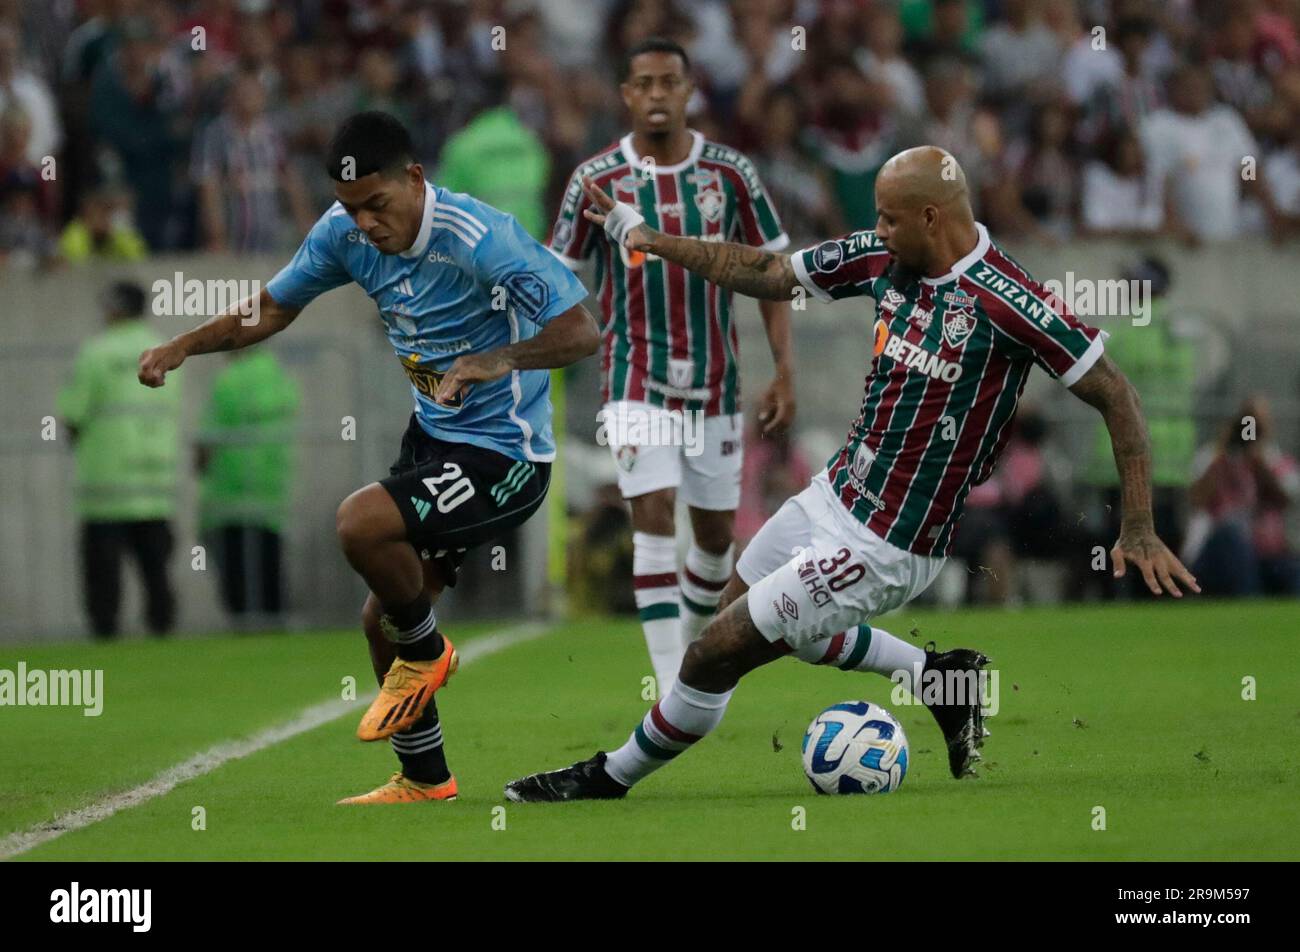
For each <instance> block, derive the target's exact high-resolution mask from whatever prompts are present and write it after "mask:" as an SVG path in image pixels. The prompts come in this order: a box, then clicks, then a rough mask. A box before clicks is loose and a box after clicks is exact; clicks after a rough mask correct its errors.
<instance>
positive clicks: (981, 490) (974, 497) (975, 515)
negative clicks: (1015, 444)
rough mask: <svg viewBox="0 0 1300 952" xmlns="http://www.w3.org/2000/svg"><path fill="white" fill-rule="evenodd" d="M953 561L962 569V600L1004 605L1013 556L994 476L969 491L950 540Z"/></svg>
mask: <svg viewBox="0 0 1300 952" xmlns="http://www.w3.org/2000/svg"><path fill="white" fill-rule="evenodd" d="M952 555H953V558H954V559H956V560H957V561H958V562H960V563H962V564H964V565H965V567H966V576H967V585H966V600H967V602H968V603H971V604H979V603H987V604H993V605H1007V604H1009V603H1010V602H1011V599H1012V595H1013V594H1014V592H1015V587H1014V583H1015V556H1014V555H1013V554H1012V549H1011V530H1010V527H1009V526H1008V525H1007V513H1006V498H1005V496H1004V494H1003V490H1002V483H1001V481H1000V480H998V479H997V478H996V474H995V475H994V477H992V478H990V479H988V480H986V481H984V482H982V483H980V484H979V485H978V486H975V487H974V488H973V489H971V491H970V493H969V495H967V497H966V508H965V510H964V511H963V513H962V517H961V524H960V525H959V526H958V527H957V530H956V533H955V535H954V537H953V545H952Z"/></svg>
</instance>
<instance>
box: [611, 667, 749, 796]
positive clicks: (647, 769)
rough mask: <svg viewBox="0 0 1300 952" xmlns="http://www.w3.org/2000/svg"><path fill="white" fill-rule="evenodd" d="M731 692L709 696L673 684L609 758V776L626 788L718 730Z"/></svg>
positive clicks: (682, 685)
mask: <svg viewBox="0 0 1300 952" xmlns="http://www.w3.org/2000/svg"><path fill="white" fill-rule="evenodd" d="M730 700H731V691H727V692H726V693H724V694H710V693H708V692H707V691H697V690H696V689H695V688H692V687H689V686H687V685H685V684H682V683H681V682H680V681H674V682H673V683H672V687H671V688H670V689H669V691H668V693H667V694H665V695H664V696H663V697H661V698H660V699H659V703H657V704H656V705H655V706H654V707H652V708H650V712H649V713H648V714H646V716H645V717H644V718H642V719H641V723H640V724H638V725H637V728H636V730H634V731H633V732H632V736H631V737H629V738H628V739H627V743H626V744H624V745H623V746H622V747H620V748H619V749H618V750H616V751H614V752H613V753H612V754H610V755H609V759H608V760H606V761H605V770H606V772H607V773H608V774H609V775H610V776H611V777H613V778H614V779H615V780H617V781H618V782H619V783H621V784H623V785H625V786H628V787H630V786H632V784H634V783H636V782H637V781H638V780H641V779H643V778H645V777H648V776H649V775H650V774H652V773H654V772H655V771H656V770H658V769H659V768H660V767H662V766H663V765H664V764H666V763H668V761H670V760H672V759H673V758H674V757H676V756H677V755H678V754H680V753H681V752H682V751H684V750H686V749H687V748H688V747H690V746H691V745H692V744H694V743H695V742H696V741H698V740H700V738H702V737H704V735H705V734H707V733H709V731H711V730H713V728H715V727H717V726H718V724H719V723H720V722H721V720H722V715H723V714H725V713H726V711H727V702H728V701H730Z"/></svg>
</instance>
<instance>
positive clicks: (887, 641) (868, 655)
mask: <svg viewBox="0 0 1300 952" xmlns="http://www.w3.org/2000/svg"><path fill="white" fill-rule="evenodd" d="M795 654H796V656H798V658H799V660H800V661H807V662H808V663H809V664H829V665H834V666H835V667H837V668H840V669H841V670H844V671H874V672H875V673H876V674H883V675H884V676H885V677H887V678H889V679H891V680H892V681H894V682H896V683H899V684H902V685H904V686H905V687H906V688H907V689H908V691H911V692H912V693H915V690H914V685H915V683H916V678H917V675H919V673H920V672H921V670H922V669H923V668H924V667H925V651H924V649H922V648H918V647H917V646H916V645H910V644H908V643H907V642H906V641H904V640H903V639H902V638H898V637H896V636H895V635H891V634H890V633H889V632H887V631H885V629H883V628H873V627H871V626H870V625H857V626H856V627H853V628H850V629H849V630H848V631H842V632H840V633H839V634H838V635H835V636H834V637H832V638H828V639H827V640H826V641H818V642H816V643H814V644H811V645H805V646H804V647H802V648H800V649H799V650H798V651H796V652H795Z"/></svg>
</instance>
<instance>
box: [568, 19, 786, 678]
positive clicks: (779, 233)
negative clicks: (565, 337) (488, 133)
mask: <svg viewBox="0 0 1300 952" xmlns="http://www.w3.org/2000/svg"><path fill="white" fill-rule="evenodd" d="M620 88H621V91H622V94H623V102H624V103H625V104H626V105H627V109H628V113H629V114H630V115H631V118H632V131H631V132H630V133H628V134H627V135H626V136H624V137H623V138H622V139H620V140H619V141H618V142H616V143H615V144H613V145H612V146H610V147H609V148H607V149H605V150H604V151H602V152H600V153H598V154H597V155H595V156H593V157H592V158H590V159H588V160H587V161H585V162H583V163H582V164H581V165H580V166H579V167H578V169H577V170H576V171H575V172H574V174H573V177H572V179H571V180H570V182H569V187H568V189H567V190H566V192H565V196H564V203H563V205H562V207H561V209H560V214H559V217H558V218H557V220H556V222H555V227H554V229H553V231H552V235H551V245H550V247H551V250H552V251H553V252H554V253H555V254H556V255H557V256H558V257H559V258H560V260H562V261H563V262H564V263H565V264H567V265H568V266H569V267H571V268H573V269H575V270H576V269H578V268H580V267H581V266H582V263H583V261H584V260H585V259H587V258H592V257H594V258H595V259H596V269H597V280H598V282H599V290H598V292H597V294H598V296H599V298H600V306H601V311H602V312H603V314H604V319H605V325H604V349H603V355H602V364H601V369H602V384H601V388H602V401H603V403H604V407H603V409H602V429H603V432H604V434H605V436H606V438H607V440H608V445H609V447H610V450H611V451H612V452H613V454H614V459H615V461H616V462H617V464H618V473H619V489H620V490H621V491H622V493H623V497H624V498H625V499H629V500H630V501H631V505H632V528H633V576H634V585H635V586H636V593H635V594H636V604H637V609H638V612H639V614H640V617H641V624H642V628H643V630H644V632H645V638H646V645H647V647H648V648H649V650H650V659H651V663H652V664H653V666H654V670H655V675H656V678H657V679H658V681H659V688H660V693H663V692H664V691H666V690H667V688H668V685H669V684H670V683H671V681H672V679H673V678H674V677H675V676H676V674H677V669H678V667H679V665H680V663H681V659H682V653H683V652H684V650H685V647H686V645H687V644H689V643H690V642H691V641H692V640H694V639H695V638H696V637H698V636H699V633H700V632H701V631H702V630H703V628H704V626H705V624H707V623H708V620H709V618H710V617H711V616H712V614H713V612H714V610H715V609H716V608H717V604H718V598H719V596H720V595H721V593H722V589H723V586H725V585H726V583H727V579H728V578H730V576H731V572H732V552H733V548H732V525H733V521H734V517H735V510H736V507H737V505H738V504H739V501H740V471H741V454H742V434H743V432H744V423H743V417H742V413H741V402H740V374H739V367H738V365H737V350H738V339H737V335H736V327H735V323H734V320H733V312H732V304H731V293H730V292H729V291H727V290H725V289H723V288H720V287H718V286H717V285H714V284H710V283H709V282H708V281H706V280H705V279H704V278H702V277H700V276H699V275H697V274H692V273H691V272H689V271H687V270H686V269H684V268H682V267H680V266H679V265H676V264H674V263H672V262H670V261H665V260H663V259H661V258H660V257H658V256H657V255H655V254H646V253H644V252H641V251H632V250H629V249H627V248H624V247H620V246H619V245H617V244H614V243H612V242H610V241H608V240H607V239H606V236H605V234H604V233H603V232H602V231H601V229H600V228H599V227H597V226H594V225H593V224H592V223H591V222H589V221H588V220H587V219H586V218H585V217H583V215H582V214H581V213H582V212H583V211H584V210H585V209H586V208H587V200H586V198H585V196H584V194H583V191H582V177H583V176H584V175H590V176H592V177H593V178H594V179H595V180H596V181H597V182H599V183H600V184H601V185H602V187H604V188H606V189H608V190H609V191H610V192H611V193H613V194H614V195H616V196H617V197H618V198H619V199H620V200H622V201H625V202H629V203H630V204H632V205H634V206H636V207H637V208H639V209H640V211H641V214H643V215H644V216H645V218H646V220H647V221H649V222H650V223H651V224H652V225H653V226H654V227H656V228H659V229H660V230H662V231H664V232H665V233H667V234H672V235H690V236H693V237H697V238H700V239H702V240H704V241H739V242H742V243H743V244H745V245H750V246H755V247H758V248H761V249H764V250H768V251H776V250H780V249H781V248H784V247H785V246H786V245H787V244H788V243H789V239H788V238H787V237H786V235H785V232H784V231H783V230H782V228H781V223H780V221H779V219H778V218H777V215H776V211H775V210H774V209H773V207H772V203H771V201H770V200H769V198H768V195H767V192H766V191H765V190H764V189H763V186H762V184H761V183H760V182H759V179H758V175H757V173H756V172H755V170H754V166H753V165H752V164H751V163H750V161H749V159H747V158H746V157H745V156H743V155H741V154H740V153H739V152H737V151H735V150H734V149H731V148H728V147H727V146H724V145H719V144H718V143H715V142H709V141H707V140H705V138H704V137H703V136H702V135H700V133H698V132H695V131H693V130H691V129H689V128H688V127H687V125H686V105H687V101H688V100H689V99H690V97H691V94H692V92H693V91H694V84H693V82H692V80H691V76H690V62H689V60H688V59H687V56H686V52H685V51H684V50H683V49H682V48H681V46H680V45H678V44H677V43H674V42H672V41H671V40H663V39H649V40H644V41H642V42H641V43H639V44H637V45H636V46H634V47H633V48H632V49H631V50H630V51H629V53H628V56H627V58H626V60H625V75H624V80H623V83H622V86H621V87H620ZM759 306H760V310H761V312H762V315H763V323H764V326H765V328H766V330H767V338H768V342H769V344H770V346H771V350H772V359H773V362H774V363H775V365H776V377H775V379H774V380H773V381H772V383H771V385H770V386H769V387H768V388H767V390H766V391H765V392H764V394H763V396H762V400H761V403H760V409H759V415H760V423H761V425H762V427H763V432H764V433H770V432H773V431H775V430H777V429H778V428H783V427H786V426H789V424H790V422H791V420H792V419H793V417H794V362H793V353H792V349H791V343H790V306H789V304H788V303H787V302H785V301H771V300H767V301H762V302H761V303H760V305H759ZM686 417H689V419H687V418H686ZM696 423H699V426H698V427H697V426H695V425H694V424H696ZM664 437H667V439H663V438H664ZM665 442H666V443H669V444H671V445H663V444H664V443H665ZM678 490H680V492H681V495H682V498H683V501H684V502H685V503H686V504H687V506H688V507H689V511H690V519H691V529H692V533H691V544H690V548H689V551H688V552H687V555H686V564H685V566H684V567H683V571H682V573H681V576H680V586H679V576H678V571H677V551H676V542H675V534H676V532H675V525H674V508H675V501H676V493H677V492H678Z"/></svg>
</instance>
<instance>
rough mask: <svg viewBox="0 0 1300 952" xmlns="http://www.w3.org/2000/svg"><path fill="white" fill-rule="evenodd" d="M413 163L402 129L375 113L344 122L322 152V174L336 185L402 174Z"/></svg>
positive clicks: (398, 123) (412, 150) (383, 114)
mask: <svg viewBox="0 0 1300 952" xmlns="http://www.w3.org/2000/svg"><path fill="white" fill-rule="evenodd" d="M349 159H350V160H351V161H350V162H349V161H348V160H349ZM414 161H415V146H414V145H412V144H411V134H410V133H409V132H407V131H406V126H404V125H402V123H401V120H399V119H398V118H397V117H396V116H393V115H390V114H389V113H386V112H379V111H377V110H371V111H369V112H358V113H356V114H355V115H352V116H349V117H348V118H346V119H344V120H343V124H342V125H341V126H339V128H338V131H337V132H335V133H334V137H333V138H332V139H330V144H329V147H328V148H327V149H326V150H325V171H326V172H328V173H329V176H330V178H332V179H334V181H336V182H346V181H353V180H355V179H359V178H365V177H366V176H367V175H371V174H373V173H375V172H385V173H390V174H391V173H398V172H402V171H404V170H405V169H406V167H407V166H408V165H410V164H411V163H412V162H414ZM345 176H346V177H345Z"/></svg>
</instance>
